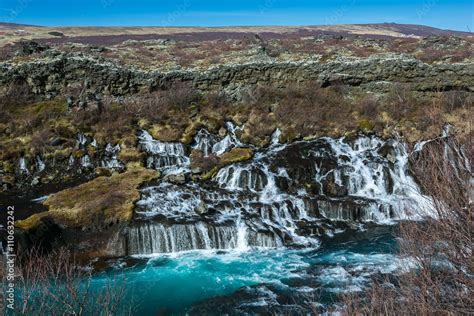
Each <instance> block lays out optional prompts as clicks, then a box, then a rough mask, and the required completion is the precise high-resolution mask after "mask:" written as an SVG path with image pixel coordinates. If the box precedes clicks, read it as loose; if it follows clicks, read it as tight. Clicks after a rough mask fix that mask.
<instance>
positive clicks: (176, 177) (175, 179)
mask: <svg viewBox="0 0 474 316" xmlns="http://www.w3.org/2000/svg"><path fill="white" fill-rule="evenodd" d="M166 180H168V181H169V182H171V183H174V184H185V183H186V182H188V178H187V176H186V174H185V173H178V174H170V175H169V176H167V177H166Z"/></svg>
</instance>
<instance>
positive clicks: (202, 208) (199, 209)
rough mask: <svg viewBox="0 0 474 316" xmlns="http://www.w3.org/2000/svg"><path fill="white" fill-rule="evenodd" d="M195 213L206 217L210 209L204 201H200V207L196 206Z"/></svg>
mask: <svg viewBox="0 0 474 316" xmlns="http://www.w3.org/2000/svg"><path fill="white" fill-rule="evenodd" d="M194 211H195V212H196V214H199V215H204V214H206V213H207V211H208V209H207V207H206V204H204V202H203V201H200V202H199V204H198V206H196V208H195V209H194Z"/></svg>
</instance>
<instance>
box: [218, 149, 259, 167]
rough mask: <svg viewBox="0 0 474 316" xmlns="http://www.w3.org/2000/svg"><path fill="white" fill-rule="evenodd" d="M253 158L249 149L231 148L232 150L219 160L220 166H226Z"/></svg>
mask: <svg viewBox="0 0 474 316" xmlns="http://www.w3.org/2000/svg"><path fill="white" fill-rule="evenodd" d="M252 156H253V151H252V149H250V148H232V150H230V151H228V152H225V153H224V154H222V155H221V156H220V157H219V158H220V162H221V165H228V164H231V163H235V162H240V161H245V160H249V159H250V158H252Z"/></svg>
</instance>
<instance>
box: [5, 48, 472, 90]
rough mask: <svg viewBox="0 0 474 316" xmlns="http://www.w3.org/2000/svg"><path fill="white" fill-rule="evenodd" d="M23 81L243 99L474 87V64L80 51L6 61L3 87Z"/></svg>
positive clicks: (404, 58)
mask: <svg viewBox="0 0 474 316" xmlns="http://www.w3.org/2000/svg"><path fill="white" fill-rule="evenodd" d="M22 82H26V83H27V84H28V86H29V87H30V89H31V91H32V92H33V93H35V94H37V95H42V96H47V97H54V96H57V95H64V94H65V93H66V90H67V87H69V86H71V85H74V84H78V83H79V84H82V85H83V87H84V89H85V91H83V92H88V93H90V94H94V95H102V94H107V95H113V96H123V95H128V94H133V93H137V92H140V91H150V90H155V89H163V88H167V87H170V86H172V85H173V83H176V82H191V83H192V85H193V86H194V87H195V88H198V89H201V90H203V91H206V90H214V89H216V88H218V89H224V91H226V92H227V93H228V94H229V95H232V96H234V97H237V98H238V97H239V95H240V94H239V92H241V91H242V89H245V88H248V87H249V86H254V85H257V84H266V85H268V84H271V85H274V86H279V85H287V84H290V83H305V82H306V83H314V84H316V85H319V86H321V87H326V86H330V85H335V84H344V85H349V86H362V87H364V88H366V89H367V90H371V91H382V92H383V91H385V90H386V89H387V84H390V83H406V84H411V86H412V87H413V88H414V89H415V90H418V91H438V90H451V89H456V90H466V91H473V87H474V65H473V64H472V63H453V64H426V63H423V62H421V61H420V60H417V59H416V58H414V57H410V56H408V55H403V54H382V55H374V56H371V57H368V58H349V57H347V58H345V57H337V58H336V59H334V60H330V61H327V62H325V63H321V62H315V61H306V62H305V61H297V62H284V63H281V62H273V61H265V62H254V63H249V64H228V65H221V66H218V67H211V68H209V69H208V70H205V71H203V70H201V69H194V70H193V69H188V70H177V71H168V72H162V71H160V70H150V71H143V70H139V69H137V68H135V67H133V66H120V65H117V64H115V63H112V62H110V61H107V60H106V59H102V58H92V57H87V56H83V55H81V54H77V53H57V54H56V55H54V56H49V57H44V58H41V59H38V60H34V61H29V62H23V63H11V62H5V63H2V64H0V87H1V88H0V89H3V90H4V91H5V90H6V88H7V87H8V86H9V85H10V84H11V83H22Z"/></svg>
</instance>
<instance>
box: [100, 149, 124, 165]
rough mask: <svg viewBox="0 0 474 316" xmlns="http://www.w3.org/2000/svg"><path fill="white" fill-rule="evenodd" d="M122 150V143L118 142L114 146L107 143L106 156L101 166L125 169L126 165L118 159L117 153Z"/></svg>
mask: <svg viewBox="0 0 474 316" xmlns="http://www.w3.org/2000/svg"><path fill="white" fill-rule="evenodd" d="M119 151H120V145H119V144H117V145H115V146H112V145H111V144H107V146H105V150H104V156H103V158H102V161H101V166H102V167H104V168H109V169H118V170H120V169H123V168H124V165H123V164H122V163H121V162H120V161H118V159H117V154H118V152H119Z"/></svg>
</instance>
